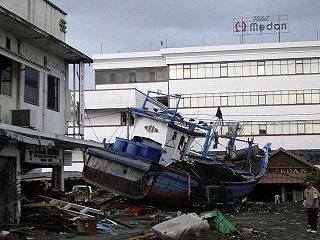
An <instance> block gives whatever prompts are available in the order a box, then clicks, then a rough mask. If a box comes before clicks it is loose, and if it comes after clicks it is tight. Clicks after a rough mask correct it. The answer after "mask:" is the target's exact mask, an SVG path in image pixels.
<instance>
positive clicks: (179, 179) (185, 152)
mask: <svg viewBox="0 0 320 240" xmlns="http://www.w3.org/2000/svg"><path fill="white" fill-rule="evenodd" d="M152 94H158V95H165V94H162V93H159V92H151V91H149V92H148V94H147V96H146V98H145V101H144V103H143V105H142V107H141V108H136V109H133V111H132V113H133V114H134V116H135V121H134V129H133V133H132V136H133V137H132V139H130V140H127V139H123V138H116V141H115V143H114V144H113V146H111V147H107V146H106V147H105V148H101V149H99V148H92V149H88V150H87V152H86V163H85V166H84V169H83V177H84V179H85V180H86V181H87V182H88V183H90V184H93V185H95V186H97V187H99V188H102V189H105V190H107V191H110V192H112V193H115V194H119V195H122V196H125V197H128V198H132V199H139V200H144V201H149V202H153V203H158V204H164V205H169V206H183V205H188V204H190V203H192V204H193V203H197V202H199V203H206V204H215V203H217V202H219V201H221V199H223V201H224V202H226V201H227V199H230V198H232V197H239V198H241V197H245V196H247V195H248V194H249V193H250V192H251V191H252V190H253V188H254V187H255V185H256V184H257V183H258V181H259V179H260V178H261V177H262V176H263V174H264V173H265V171H266V168H267V164H268V155H269V151H270V144H267V145H266V146H265V147H264V148H263V149H260V148H258V146H256V145H254V144H253V142H252V141H249V142H248V148H247V149H245V150H242V152H241V151H240V154H237V152H235V151H230V152H229V154H227V155H226V156H224V157H223V156H219V155H209V154H208V152H209V148H210V146H211V145H214V144H213V143H215V144H217V133H216V130H217V127H218V126H219V123H220V120H221V119H222V114H221V111H220V109H218V112H217V114H216V117H217V118H216V121H215V123H206V122H203V121H199V122H197V123H196V122H195V120H194V119H188V120H186V119H185V118H184V117H183V116H182V115H181V114H180V113H179V112H178V105H179V101H180V99H181V96H180V95H165V96H167V97H170V98H175V99H176V103H177V104H176V107H175V109H174V110H169V109H167V108H166V107H165V106H163V105H162V104H160V103H158V102H156V101H155V100H153V98H151V95H152ZM199 137H203V138H205V141H204V146H203V151H202V153H196V152H191V151H190V146H191V144H192V142H193V141H194V140H195V139H196V138H199ZM234 140H235V137H234V138H233V139H231V141H230V143H231V144H232V143H233V142H234ZM230 149H232V146H231V148H230Z"/></svg>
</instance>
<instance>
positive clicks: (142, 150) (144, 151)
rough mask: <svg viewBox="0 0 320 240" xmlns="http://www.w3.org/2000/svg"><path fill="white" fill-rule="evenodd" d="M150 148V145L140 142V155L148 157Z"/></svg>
mask: <svg viewBox="0 0 320 240" xmlns="http://www.w3.org/2000/svg"><path fill="white" fill-rule="evenodd" d="M148 148H149V146H147V145H144V144H140V145H139V150H138V156H140V157H147V153H148Z"/></svg>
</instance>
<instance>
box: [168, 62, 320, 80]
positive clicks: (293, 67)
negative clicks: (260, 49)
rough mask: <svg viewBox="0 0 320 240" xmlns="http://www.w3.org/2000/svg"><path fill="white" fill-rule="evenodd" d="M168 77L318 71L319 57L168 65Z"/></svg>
mask: <svg viewBox="0 0 320 240" xmlns="http://www.w3.org/2000/svg"><path fill="white" fill-rule="evenodd" d="M169 73H170V74H169V78H170V79H184V78H185V79H189V78H219V77H243V76H272V75H273V76H274V75H288V74H312V73H320V61H319V59H295V60H266V61H247V62H228V63H207V64H180V65H170V66H169Z"/></svg>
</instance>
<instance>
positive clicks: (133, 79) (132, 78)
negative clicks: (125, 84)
mask: <svg viewBox="0 0 320 240" xmlns="http://www.w3.org/2000/svg"><path fill="white" fill-rule="evenodd" d="M129 82H130V83H135V82H136V73H134V72H132V73H129Z"/></svg>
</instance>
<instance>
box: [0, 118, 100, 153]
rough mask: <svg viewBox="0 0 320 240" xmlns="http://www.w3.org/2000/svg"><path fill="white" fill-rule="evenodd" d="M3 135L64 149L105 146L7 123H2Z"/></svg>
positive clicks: (19, 140) (33, 143)
mask: <svg viewBox="0 0 320 240" xmlns="http://www.w3.org/2000/svg"><path fill="white" fill-rule="evenodd" d="M1 135H2V136H5V137H7V138H9V139H13V140H16V141H18V142H23V143H26V144H32V145H39V146H48V147H51V146H55V147H56V148H62V149H64V150H72V149H77V148H93V147H96V148H103V146H104V144H103V143H100V142H95V141H88V140H84V139H77V138H71V137H67V136H63V135H59V134H55V133H47V132H42V131H38V130H33V129H28V128H23V127H18V126H14V125H11V124H5V123H0V136H1Z"/></svg>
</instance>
